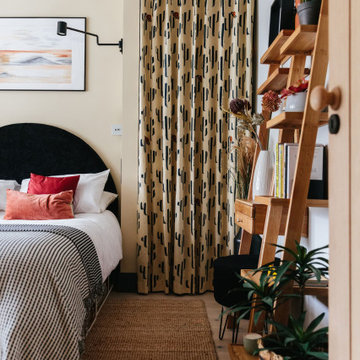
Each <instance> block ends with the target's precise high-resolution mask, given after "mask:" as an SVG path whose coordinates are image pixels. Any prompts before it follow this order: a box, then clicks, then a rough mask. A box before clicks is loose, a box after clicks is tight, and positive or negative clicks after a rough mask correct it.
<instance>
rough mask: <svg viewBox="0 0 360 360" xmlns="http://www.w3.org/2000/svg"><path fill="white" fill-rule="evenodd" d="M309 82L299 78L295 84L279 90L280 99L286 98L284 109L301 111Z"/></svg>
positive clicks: (303, 107)
mask: <svg viewBox="0 0 360 360" xmlns="http://www.w3.org/2000/svg"><path fill="white" fill-rule="evenodd" d="M308 86H309V82H308V81H307V80H305V79H301V80H300V81H299V82H298V84H297V85H296V86H290V87H289V88H288V89H283V90H282V91H281V99H286V107H285V111H287V112H303V111H304V109H305V104H306V95H307V89H308Z"/></svg>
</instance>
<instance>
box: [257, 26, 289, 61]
mask: <svg viewBox="0 0 360 360" xmlns="http://www.w3.org/2000/svg"><path fill="white" fill-rule="evenodd" d="M293 32H294V30H281V31H280V33H279V35H278V36H277V37H276V39H275V40H274V41H273V42H272V44H271V45H270V47H269V48H268V49H267V51H266V52H265V54H264V55H263V56H262V58H261V60H260V61H261V63H262V64H280V63H281V62H282V60H283V59H284V57H285V56H283V55H281V54H280V49H281V47H282V46H283V45H284V44H285V42H286V41H287V40H288V39H289V37H290V35H291V34H292V33H293Z"/></svg>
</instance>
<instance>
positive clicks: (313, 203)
mask: <svg viewBox="0 0 360 360" xmlns="http://www.w3.org/2000/svg"><path fill="white" fill-rule="evenodd" d="M271 202H272V203H277V204H281V205H283V206H288V205H289V203H290V199H284V198H277V197H274V196H255V200H254V203H257V204H264V205H270V203H271ZM306 207H321V208H327V207H329V200H323V199H308V200H307V202H306Z"/></svg>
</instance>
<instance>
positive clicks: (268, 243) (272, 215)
mask: <svg viewBox="0 0 360 360" xmlns="http://www.w3.org/2000/svg"><path fill="white" fill-rule="evenodd" d="M282 211H283V205H281V204H276V203H270V205H269V206H268V208H267V212H266V219H265V227H264V237H263V240H262V242H261V250H260V256H259V262H258V267H260V266H262V265H265V264H267V263H269V262H271V261H274V259H275V252H276V247H275V246H273V245H272V244H276V243H277V239H278V236H279V231H280V224H281V216H282ZM254 313H255V312H254V311H251V313H250V322H249V329H248V331H249V332H254V331H261V330H262V327H263V324H264V318H263V317H261V318H260V319H259V321H258V323H257V325H255V323H254Z"/></svg>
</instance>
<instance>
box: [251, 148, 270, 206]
mask: <svg viewBox="0 0 360 360" xmlns="http://www.w3.org/2000/svg"><path fill="white" fill-rule="evenodd" d="M272 175H273V166H272V161H271V152H270V151H269V150H261V151H260V153H259V157H258V159H257V162H256V166H255V171H254V179H253V199H255V196H268V195H270V192H271V182H272Z"/></svg>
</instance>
